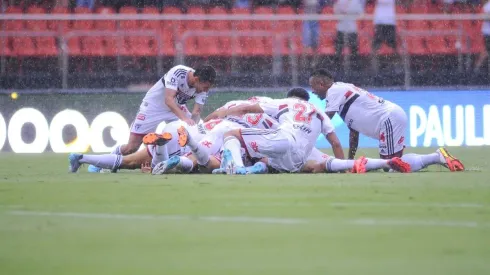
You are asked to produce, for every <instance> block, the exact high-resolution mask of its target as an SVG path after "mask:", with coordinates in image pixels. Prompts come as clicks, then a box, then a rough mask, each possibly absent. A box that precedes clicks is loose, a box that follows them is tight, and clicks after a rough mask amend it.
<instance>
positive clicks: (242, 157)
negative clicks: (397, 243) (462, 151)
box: [69, 65, 464, 175]
mask: <svg viewBox="0 0 490 275" xmlns="http://www.w3.org/2000/svg"><path fill="white" fill-rule="evenodd" d="M215 78H216V72H215V70H214V68H212V67H211V66H200V67H198V68H197V69H196V70H194V69H192V68H189V67H186V66H182V65H179V66H175V67H173V68H172V69H171V70H170V71H169V72H168V73H167V74H165V76H164V77H163V78H162V79H161V80H159V81H158V82H157V83H156V84H155V85H154V86H153V87H152V88H151V89H150V90H149V91H148V93H147V94H146V96H145V98H144V99H143V102H142V104H141V106H140V109H139V112H138V114H137V116H136V118H135V120H134V122H133V124H132V125H131V135H130V139H129V141H128V143H127V144H125V145H121V146H117V147H116V148H115V150H114V151H113V152H112V153H111V154H105V155H89V154H78V153H72V154H70V156H69V162H70V171H71V172H77V171H78V169H79V168H80V166H81V165H82V164H90V166H89V172H101V171H105V169H107V170H110V171H112V172H115V171H117V170H118V169H138V168H141V169H142V170H143V171H144V172H148V173H151V174H154V175H160V174H166V173H213V174H240V175H245V174H265V173H334V172H344V171H345V172H351V173H365V172H367V171H371V170H378V169H383V170H385V171H396V172H401V173H409V172H415V171H419V170H421V169H423V168H425V167H427V166H429V165H432V164H437V165H442V166H444V167H446V168H448V169H449V170H450V171H463V170H464V166H463V164H462V163H461V161H459V160H458V159H457V158H455V157H454V156H452V155H451V154H450V153H449V152H448V150H447V149H445V148H439V149H438V150H437V151H436V152H434V153H432V154H426V155H419V154H403V151H404V148H405V145H404V140H405V138H404V134H405V131H406V127H407V116H406V114H405V112H404V111H403V109H402V108H400V107H399V106H398V105H396V104H394V103H392V102H389V101H387V100H384V99H382V98H379V97H377V96H375V95H373V94H371V93H369V92H367V91H366V90H364V89H361V88H358V87H356V86H355V85H353V84H349V83H342V82H334V80H333V77H332V75H331V74H330V73H329V72H328V71H327V70H325V69H318V70H316V71H315V72H314V73H313V74H312V75H311V77H310V79H309V83H310V85H311V88H312V90H313V92H314V93H315V94H316V95H318V96H319V97H320V98H321V99H325V98H326V99H327V107H326V110H318V109H317V108H316V107H315V106H314V105H312V104H311V103H309V93H308V92H307V91H306V90H305V89H303V88H293V89H291V90H289V91H288V93H287V97H286V98H283V99H272V98H268V97H252V98H249V99H248V100H235V101H231V102H228V103H226V104H225V105H224V106H222V107H220V108H219V109H217V110H216V111H214V112H213V113H211V114H210V115H208V116H207V117H206V118H205V119H204V120H203V122H202V123H196V122H197V121H201V117H200V113H201V110H202V107H203V105H204V104H205V101H206V98H207V92H208V90H209V88H210V87H211V86H212V85H213V84H214V81H215ZM192 98H194V100H195V104H194V108H193V110H192V112H189V110H188V109H187V108H186V107H185V104H186V103H187V101H188V100H189V99H192ZM335 114H338V115H340V117H341V118H342V119H343V120H344V122H345V123H346V124H347V125H348V127H349V129H350V139H349V154H348V158H347V159H345V157H344V153H343V150H342V146H341V143H340V141H339V139H338V137H337V135H336V134H335V131H334V127H333V125H332V123H331V121H330V119H331V118H332V117H333V116H334V115H335ZM163 121H164V122H166V123H167V124H166V126H165V128H164V129H163V131H162V132H161V133H155V130H156V128H157V126H158V125H159V124H160V123H161V122H163ZM359 133H360V134H363V135H366V136H368V137H371V138H375V139H377V140H379V153H380V159H372V158H366V157H360V158H357V159H354V158H355V154H356V151H357V146H358V140H359ZM319 135H324V136H325V138H326V139H327V141H328V142H329V143H330V144H331V146H332V150H333V154H334V156H328V155H326V154H323V153H322V152H320V151H319V150H318V149H317V148H315V147H314V145H315V143H316V141H317V138H318V137H319ZM141 143H144V144H145V145H146V149H145V150H141V151H137V150H138V148H139V147H140V145H141Z"/></svg>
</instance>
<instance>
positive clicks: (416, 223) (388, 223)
mask: <svg viewBox="0 0 490 275" xmlns="http://www.w3.org/2000/svg"><path fill="white" fill-rule="evenodd" d="M5 214H7V215H12V216H38V217H62V218H78V219H101V220H149V221H205V222H230V223H258V224H282V225H297V224H310V225H311V224H327V225H354V226H374V227H456V228H485V229H490V223H481V222H476V221H450V220H433V221H430V220H408V219H406V220H403V219H376V218H363V219H344V220H327V221H325V220H307V219H295V218H270V217H240V216H236V217H233V216H231V217H226V216H186V215H149V214H141V215H137V214H110V213H75V212H39V211H8V212H5Z"/></svg>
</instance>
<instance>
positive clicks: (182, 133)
mask: <svg viewBox="0 0 490 275" xmlns="http://www.w3.org/2000/svg"><path fill="white" fill-rule="evenodd" d="M177 133H178V134H179V145H180V147H184V146H186V145H187V141H188V140H189V133H188V132H187V130H186V129H185V128H184V126H180V128H179V129H177Z"/></svg>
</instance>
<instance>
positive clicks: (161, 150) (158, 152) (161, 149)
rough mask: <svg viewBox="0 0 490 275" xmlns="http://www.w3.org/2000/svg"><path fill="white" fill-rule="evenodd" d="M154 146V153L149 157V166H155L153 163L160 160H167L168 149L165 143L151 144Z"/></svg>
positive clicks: (155, 163) (157, 162)
mask: <svg viewBox="0 0 490 275" xmlns="http://www.w3.org/2000/svg"><path fill="white" fill-rule="evenodd" d="M149 146H150V145H149ZM151 146H154V147H153V148H154V150H155V154H153V156H152V159H151V167H155V165H157V164H159V163H160V162H162V161H166V160H168V150H167V145H161V146H158V145H151Z"/></svg>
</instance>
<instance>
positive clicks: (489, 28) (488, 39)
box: [475, 0, 490, 72]
mask: <svg viewBox="0 0 490 275" xmlns="http://www.w3.org/2000/svg"><path fill="white" fill-rule="evenodd" d="M483 13H486V14H490V0H488V1H487V3H486V4H485V5H484V6H483ZM481 32H482V34H483V38H484V40H485V49H486V51H485V52H482V53H481V54H480V56H479V57H478V60H477V61H476V63H475V71H476V72H478V71H480V68H481V66H482V65H483V62H484V61H485V59H487V57H488V54H489V53H490V20H485V21H483V24H482V26H481ZM488 70H489V71H490V68H488Z"/></svg>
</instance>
